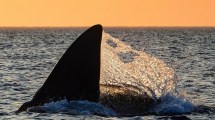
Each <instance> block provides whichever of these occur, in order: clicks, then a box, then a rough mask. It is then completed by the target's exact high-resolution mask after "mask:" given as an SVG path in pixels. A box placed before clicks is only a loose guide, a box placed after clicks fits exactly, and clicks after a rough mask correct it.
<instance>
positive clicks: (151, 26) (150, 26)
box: [0, 25, 215, 28]
mask: <svg viewBox="0 0 215 120" xmlns="http://www.w3.org/2000/svg"><path fill="white" fill-rule="evenodd" d="M102 26H103V25H102ZM83 27H91V26H89V25H86V26H78V25H77V26H0V28H83ZM103 27H106V28H110V27H121V28H123V27H130V28H132V27H133V28H138V27H139V28H140V27H143V28H144V27H145V28H147V27H148V28H153V27H154V28H156V27H157V28H159V27H165V28H174V27H178V28H180V27H181V28H183V27H190V28H204V27H205V28H215V26H207V25H206V26H183V25H178V26H177V25H176V26H170V25H168V26H162V25H161V26H157V25H154V26H153V25H149V26H141V25H140V26H136V25H134V26H126V25H121V26H120V25H119V26H108V25H107V26H106V25H104V26H103Z"/></svg>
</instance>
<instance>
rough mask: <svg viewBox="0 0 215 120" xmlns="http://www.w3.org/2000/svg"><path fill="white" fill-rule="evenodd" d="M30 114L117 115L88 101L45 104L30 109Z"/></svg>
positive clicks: (64, 101)
mask: <svg viewBox="0 0 215 120" xmlns="http://www.w3.org/2000/svg"><path fill="white" fill-rule="evenodd" d="M28 111H30V112H49V113H65V114H71V115H100V116H116V115H117V114H116V113H115V112H114V111H113V110H112V109H110V108H108V107H105V106H103V105H101V104H99V103H94V102H89V101H70V102H69V101H67V100H61V101H57V102H50V103H46V104H45V105H43V106H39V107H32V108H30V109H29V110H28Z"/></svg>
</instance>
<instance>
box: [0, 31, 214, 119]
mask: <svg viewBox="0 0 215 120" xmlns="http://www.w3.org/2000/svg"><path fill="white" fill-rule="evenodd" d="M86 29H87V28H84V27H83V28H0V119H165V120H166V119H195V120H196V119H215V28H200V27H198V28H195V27H193V28H192V27H190V28H189V27H180V28H177V27H172V28H170V27H166V28H165V27H164V28H162V27H160V28H158V27H136V28H135V27H133V28H129V27H113V28H109V27H107V28H106V27H105V28H104V32H103V40H102V41H103V43H102V46H101V50H102V54H101V57H102V58H101V60H102V61H101V73H102V74H101V86H106V87H107V86H111V87H108V88H106V87H105V88H103V87H101V89H102V91H103V93H104V94H107V93H108V94H109V93H110V92H112V93H110V94H112V95H113V96H114V95H115V96H114V97H113V96H105V97H104V98H103V102H101V103H91V102H88V101H71V102H68V101H66V100H62V101H58V102H52V103H49V104H45V105H44V106H40V107H39V108H31V109H30V110H29V111H27V112H22V113H19V114H16V113H15V111H16V110H17V109H18V108H19V107H20V106H21V105H22V104H23V103H24V102H27V101H30V100H31V99H32V97H33V95H34V94H35V92H36V91H37V90H38V89H39V88H40V87H41V86H42V84H43V83H44V81H45V80H46V78H47V77H48V75H49V73H50V72H51V71H52V69H53V68H54V66H55V64H56V63H57V62H58V60H59V59H60V57H61V56H62V55H63V53H64V52H65V51H66V49H67V48H68V47H69V46H70V45H71V44H72V42H73V41H74V40H75V39H76V38H77V37H78V36H79V35H80V34H81V33H82V32H84V30H86ZM128 91H132V93H131V94H129V95H128V96H126V97H125V98H120V97H121V96H117V95H118V94H115V93H118V92H119V93H121V94H124V93H128ZM116 96H117V97H118V98H117V99H112V98H115V97H116ZM139 98H140V99H139ZM142 98H143V99H142ZM148 104H150V105H148ZM37 109H40V110H39V111H38V110H37ZM41 109H42V111H43V112H41ZM118 111H120V112H118Z"/></svg>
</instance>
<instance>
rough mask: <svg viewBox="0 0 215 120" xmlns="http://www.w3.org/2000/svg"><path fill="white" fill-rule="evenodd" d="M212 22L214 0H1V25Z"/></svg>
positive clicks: (140, 24)
mask: <svg viewBox="0 0 215 120" xmlns="http://www.w3.org/2000/svg"><path fill="white" fill-rule="evenodd" d="M98 23H99V24H102V25H103V26H215V0H0V26H4V27H5V26H9V27H11V26H12V27H14V26H22V27H35V26H36V27H43V26H45V27H49V26H53V27H58V26H59V27H72V26H91V25H93V24H98Z"/></svg>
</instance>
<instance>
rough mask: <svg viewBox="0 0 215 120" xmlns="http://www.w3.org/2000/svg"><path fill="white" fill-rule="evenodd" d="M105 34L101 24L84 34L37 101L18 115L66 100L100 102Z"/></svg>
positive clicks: (58, 65)
mask: <svg viewBox="0 0 215 120" xmlns="http://www.w3.org/2000/svg"><path fill="white" fill-rule="evenodd" d="M102 32H103V27H102V26H101V25H100V24H97V25H94V26H92V27H90V28H89V29H87V30H86V31H85V32H83V33H82V34H81V35H80V36H79V37H78V38H77V39H76V40H75V41H74V42H73V43H72V44H71V46H70V47H69V48H68V49H67V50H66V52H65V53H64V54H63V56H62V57H61V58H60V60H59V61H58V63H57V64H56V65H55V67H54V69H53V70H52V72H51V73H50V75H49V76H48V78H47V79H46V80H45V82H44V84H43V85H42V87H41V88H39V89H38V91H37V92H36V93H35V95H34V96H33V98H32V99H31V100H30V101H28V102H25V103H24V104H22V105H21V107H20V108H19V109H18V110H17V111H16V113H19V112H22V111H27V110H28V108H30V107H36V106H42V105H44V104H45V103H49V102H52V101H60V100H63V99H66V100H68V101H73V100H87V101H90V102H98V101H99V97H100V88H99V80H100V54H101V53H100V51H101V40H102Z"/></svg>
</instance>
